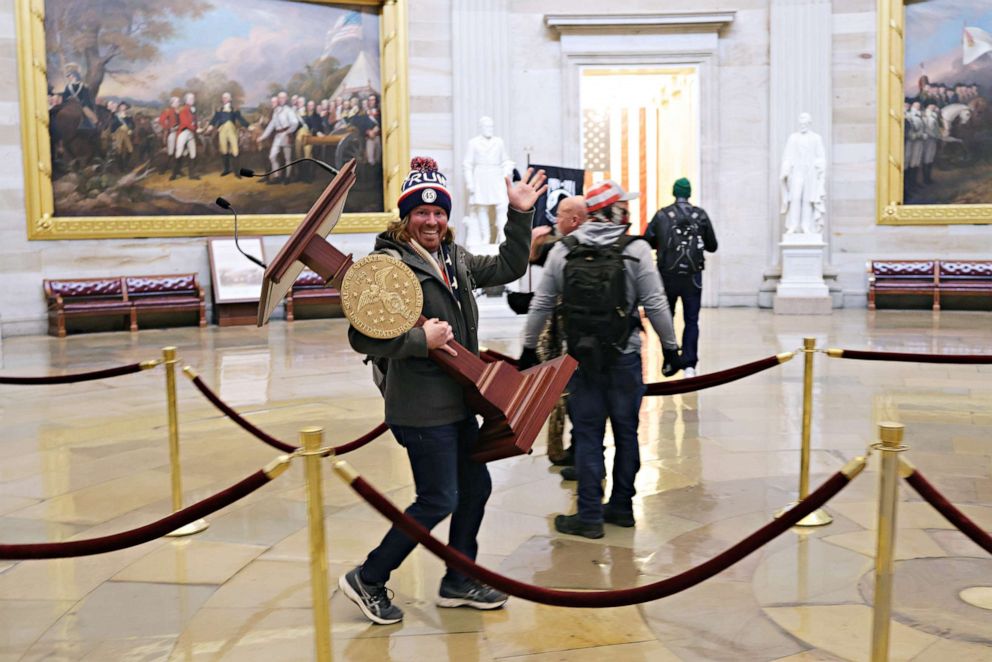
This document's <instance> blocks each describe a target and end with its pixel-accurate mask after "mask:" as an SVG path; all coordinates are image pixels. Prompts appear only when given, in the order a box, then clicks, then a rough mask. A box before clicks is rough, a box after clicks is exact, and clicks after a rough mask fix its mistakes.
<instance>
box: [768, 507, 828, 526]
mask: <svg viewBox="0 0 992 662" xmlns="http://www.w3.org/2000/svg"><path fill="white" fill-rule="evenodd" d="M798 503H799V502H798V501H793V502H792V503H790V504H789V505H788V506H786V507H785V508H782V509H780V510H777V511H775V515H774V517H775V519H778V518H779V517H781V516H782V515H784V514H785V513H787V512H789V511H790V510H792V509H793V508H794V507H795V506H796V505H797V504H798ZM833 521H834V518H833V517H831V516H830V515H829V514H828V513H827V511H825V510H824V509H823V508H820V509H819V510H814V511H813V512H811V513H810V514H809V515H807V516H806V517H804V518H802V519H801V520H799V521H798V522H796V524H795V526H804V527H805V526H826V525H827V524H830V523H831V522H833Z"/></svg>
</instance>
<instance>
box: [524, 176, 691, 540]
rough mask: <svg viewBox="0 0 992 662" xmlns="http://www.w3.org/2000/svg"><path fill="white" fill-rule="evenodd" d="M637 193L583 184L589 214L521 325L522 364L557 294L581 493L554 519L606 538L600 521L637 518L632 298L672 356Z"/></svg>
mask: <svg viewBox="0 0 992 662" xmlns="http://www.w3.org/2000/svg"><path fill="white" fill-rule="evenodd" d="M635 197H637V193H625V192H624V190H623V189H622V188H621V187H620V186H619V185H618V184H617V183H616V182H614V181H612V180H606V181H605V182H602V183H599V184H597V185H595V186H593V187H592V189H590V190H589V191H588V192H587V193H586V209H587V211H588V212H589V221H588V222H586V223H584V224H583V225H582V226H580V227H579V229H578V230H576V231H575V232H573V233H571V234H570V235H568V236H567V237H565V238H563V239H561V240H559V241H557V242H556V243H555V246H554V248H552V249H551V252H550V254H549V255H548V259H547V262H546V264H545V269H544V277H543V278H542V279H541V283H540V284H539V285H538V289H537V291H536V293H535V295H534V299H533V301H532V302H531V306H530V312H529V313H528V315H527V323H526V325H525V327H524V334H523V346H524V351H523V353H522V354H521V368H525V367H527V366H530V365H534V364H535V363H537V356H536V352H535V348H536V346H537V342H538V336H539V334H540V332H541V329H543V328H544V325H545V323H546V322H547V321H548V319H549V318H550V316H551V315H552V314H553V313H554V311H555V307H556V304H558V300H559V297H561V299H560V306H561V313H562V318H563V321H564V327H565V333H564V335H565V340H566V344H567V347H568V353H569V354H571V355H572V356H573V357H575V358H576V359H577V360H578V361H579V368H578V370H576V372H575V374H574V375H573V377H572V380H571V381H570V382H569V384H568V389H567V390H568V393H569V396H568V416H569V418H570V419H571V421H572V442H573V444H574V446H575V469H576V472H577V474H578V480H579V499H578V513H576V514H575V515H558V516H557V517H556V518H555V528H556V529H557V530H558V531H559V532H561V533H567V534H572V535H580V536H585V537H586V538H602V537H603V522H608V523H611V524H616V525H618V526H624V527H631V526H634V514H633V508H632V500H633V497H634V493H635V490H634V477H635V476H636V475H637V471H638V469H640V464H641V462H640V448H639V446H638V439H637V425H638V419H639V414H640V408H641V400H642V398H643V397H644V380H643V376H642V373H641V333H640V331H641V323H640V320H641V318H640V314H639V312H638V306H643V307H644V311H645V313H647V317H648V319H649V320H650V322H651V326H652V327H654V330H655V331H656V332H657V333H658V336H659V337H660V338H661V342H662V347H663V350H664V353H665V360H666V363H671V362H674V361H676V360H677V358H676V357H677V352H678V342H677V341H676V339H675V330H674V327H673V326H672V316H671V313H670V312H669V310H668V301H667V299H666V298H665V293H664V289H663V288H662V285H661V278H660V277H659V275H658V271H657V269H655V268H654V265H653V264H652V258H651V250H650V247H649V246H648V245H647V243H646V242H644V241H641V240H640V238H639V237H634V236H630V235H628V234H627V230H628V221H629V216H630V211H629V209H628V202H627V201H628V200H631V199H633V198H635ZM607 418H608V419H609V420H610V426H611V427H612V429H613V438H614V444H615V446H616V455H615V458H614V461H613V493H612V494H611V495H610V499H609V502H608V503H607V504H606V506H605V508H604V505H603V484H602V481H603V478H605V476H606V467H605V460H604V457H603V436H604V434H605V431H606V420H607Z"/></svg>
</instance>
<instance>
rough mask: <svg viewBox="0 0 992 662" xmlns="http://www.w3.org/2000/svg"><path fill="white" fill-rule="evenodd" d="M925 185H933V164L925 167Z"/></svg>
mask: <svg viewBox="0 0 992 662" xmlns="http://www.w3.org/2000/svg"><path fill="white" fill-rule="evenodd" d="M923 183H924V184H926V185H927V186H930V185H931V184H933V164H932V163H928V164H926V165H925V166H923Z"/></svg>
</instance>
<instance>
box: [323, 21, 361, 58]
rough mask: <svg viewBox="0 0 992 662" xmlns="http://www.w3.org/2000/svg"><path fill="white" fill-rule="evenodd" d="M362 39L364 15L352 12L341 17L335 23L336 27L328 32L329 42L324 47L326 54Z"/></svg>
mask: <svg viewBox="0 0 992 662" xmlns="http://www.w3.org/2000/svg"><path fill="white" fill-rule="evenodd" d="M361 38H362V15H361V14H360V13H358V12H357V11H350V12H348V13H346V14H344V15H342V16H341V18H339V19H338V20H337V22H335V23H334V26H333V27H331V29H330V30H328V31H327V41H326V42H325V45H324V53H325V54H328V53H330V52H331V51H333V50H334V49H335V48H337V47H338V46H340V45H342V44H344V43H346V42H349V41H358V40H361Z"/></svg>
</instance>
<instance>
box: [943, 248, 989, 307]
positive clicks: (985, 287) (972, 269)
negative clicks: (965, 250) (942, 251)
mask: <svg viewBox="0 0 992 662" xmlns="http://www.w3.org/2000/svg"><path fill="white" fill-rule="evenodd" d="M941 293H943V294H954V295H965V296H986V297H992V260H941V261H940V267H939V268H938V270H937V292H936V294H935V295H934V304H933V309H934V310H940V295H941Z"/></svg>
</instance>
